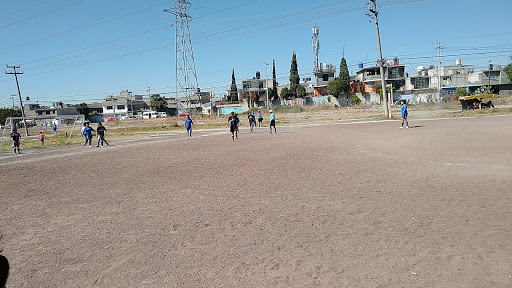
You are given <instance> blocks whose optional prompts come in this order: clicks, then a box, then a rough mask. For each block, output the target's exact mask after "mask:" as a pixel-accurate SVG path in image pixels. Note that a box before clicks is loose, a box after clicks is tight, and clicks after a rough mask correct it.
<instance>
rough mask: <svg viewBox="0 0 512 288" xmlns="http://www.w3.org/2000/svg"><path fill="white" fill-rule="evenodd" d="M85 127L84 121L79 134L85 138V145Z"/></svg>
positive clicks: (85, 144)
mask: <svg viewBox="0 0 512 288" xmlns="http://www.w3.org/2000/svg"><path fill="white" fill-rule="evenodd" d="M85 127H87V122H84V126H82V129H81V130H80V136H83V137H84V138H85V143H84V146H87V137H85V133H84V131H85Z"/></svg>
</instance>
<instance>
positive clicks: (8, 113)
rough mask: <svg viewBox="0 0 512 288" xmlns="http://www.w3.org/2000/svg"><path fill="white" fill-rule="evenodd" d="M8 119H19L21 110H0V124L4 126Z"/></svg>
mask: <svg viewBox="0 0 512 288" xmlns="http://www.w3.org/2000/svg"><path fill="white" fill-rule="evenodd" d="M9 117H21V110H20V109H13V108H0V124H2V125H4V124H5V120H6V119H7V118H9Z"/></svg>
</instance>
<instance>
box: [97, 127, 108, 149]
mask: <svg viewBox="0 0 512 288" xmlns="http://www.w3.org/2000/svg"><path fill="white" fill-rule="evenodd" d="M105 131H107V128H105V126H103V125H102V124H101V122H98V128H96V135H97V136H98V144H97V145H96V147H100V141H101V148H103V142H105V143H107V146H109V144H108V142H107V140H105Z"/></svg>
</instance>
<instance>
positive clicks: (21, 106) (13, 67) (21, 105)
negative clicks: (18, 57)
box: [5, 65, 28, 136]
mask: <svg viewBox="0 0 512 288" xmlns="http://www.w3.org/2000/svg"><path fill="white" fill-rule="evenodd" d="M7 68H12V69H13V70H14V72H7V71H5V74H14V78H16V86H17V87H18V96H19V97H20V108H21V116H23V126H25V136H28V128H27V121H26V120H25V109H24V108H23V101H22V100H21V92H20V84H19V83H18V74H23V72H16V68H20V66H19V65H18V66H9V65H7ZM11 129H12V127H11Z"/></svg>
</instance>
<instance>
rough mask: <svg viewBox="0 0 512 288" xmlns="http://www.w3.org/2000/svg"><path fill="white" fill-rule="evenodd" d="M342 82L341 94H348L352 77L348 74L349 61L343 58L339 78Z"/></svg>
mask: <svg viewBox="0 0 512 288" xmlns="http://www.w3.org/2000/svg"><path fill="white" fill-rule="evenodd" d="M338 79H339V81H340V84H339V85H340V88H341V92H342V93H345V94H347V93H348V90H349V88H350V75H349V72H348V66H347V60H345V58H341V63H340V75H339V77H338Z"/></svg>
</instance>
